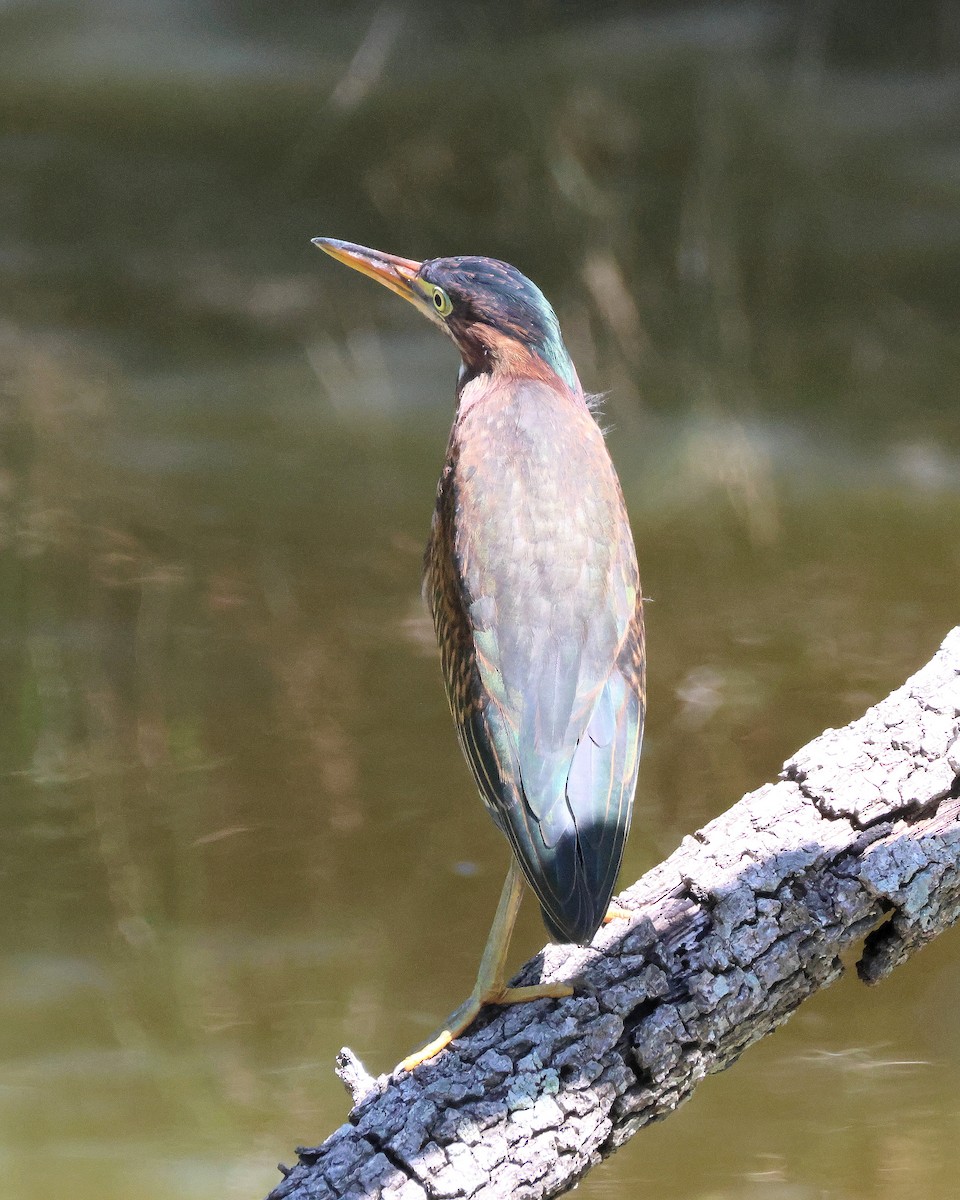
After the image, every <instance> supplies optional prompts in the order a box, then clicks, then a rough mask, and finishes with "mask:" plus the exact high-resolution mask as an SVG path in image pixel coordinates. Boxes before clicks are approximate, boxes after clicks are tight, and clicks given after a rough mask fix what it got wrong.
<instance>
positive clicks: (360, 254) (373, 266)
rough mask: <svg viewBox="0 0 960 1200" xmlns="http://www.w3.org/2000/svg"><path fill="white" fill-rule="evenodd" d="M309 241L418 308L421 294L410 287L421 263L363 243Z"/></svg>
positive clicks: (315, 239)
mask: <svg viewBox="0 0 960 1200" xmlns="http://www.w3.org/2000/svg"><path fill="white" fill-rule="evenodd" d="M313 244H314V245H315V246H317V247H318V248H319V249H320V250H323V251H324V253H325V254H329V255H330V257H331V258H335V259H336V260H337V262H342V263H345V264H346V265H347V266H348V267H353V269H354V270H355V271H359V272H360V273H361V274H363V275H369V276H370V278H371V279H376V280H377V281H378V282H379V283H382V284H383V285H384V287H388V288H389V289H390V291H391V292H396V293H397V295H398V296H402V297H403V298H404V300H409V301H410V303H411V304H415V305H416V306H417V307H418V308H422V307H423V304H424V297H423V294H422V292H420V291H419V289H417V288H416V287H414V282H413V281H414V280H415V279H416V278H417V273H418V272H419V270H420V267H421V266H422V264H421V263H418V262H415V261H414V260H413V259H412V258H398V257H397V256H396V255H395V254H384V252H383V251H382V250H368V249H367V247H366V246H355V245H354V244H353V242H340V241H337V239H336V238H323V237H316V238H313Z"/></svg>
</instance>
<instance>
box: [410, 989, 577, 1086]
mask: <svg viewBox="0 0 960 1200" xmlns="http://www.w3.org/2000/svg"><path fill="white" fill-rule="evenodd" d="M572 995H573V988H572V987H571V986H570V985H569V984H568V983H534V984H529V985H528V986H526V987H514V988H511V987H507V988H498V989H497V990H496V991H491V992H487V993H486V994H484V995H482V996H470V997H469V998H468V999H467V1000H466V1001H465V1002H464V1003H463V1004H461V1005H460V1007H459V1008H458V1009H457V1011H456V1012H455V1013H451V1015H450V1017H449V1019H448V1021H447V1024H446V1027H445V1028H443V1029H441V1030H440V1032H439V1033H438V1034H437V1036H436V1037H435V1038H434V1039H433V1041H431V1042H427V1044H426V1045H425V1046H422V1047H421V1048H420V1049H419V1050H416V1051H414V1053H413V1054H409V1055H407V1057H406V1058H405V1059H404V1060H403V1061H402V1062H401V1063H399V1064H398V1065H397V1070H398V1071H412V1070H413V1068H414V1067H418V1066H419V1065H420V1064H421V1063H422V1062H426V1061H427V1059H428V1058H433V1057H434V1055H436V1054H439V1053H440V1051H441V1050H445V1049H446V1048H447V1046H449V1045H450V1043H451V1042H452V1041H453V1039H454V1038H457V1037H459V1036H460V1034H461V1033H464V1032H465V1031H466V1030H467V1029H469V1028H470V1026H471V1025H472V1024H473V1022H474V1021H475V1020H476V1018H477V1014H478V1013H479V1012H480V1009H481V1008H483V1006H484V1005H485V1004H526V1003H528V1002H529V1001H531V1000H543V999H545V998H549V999H553V1000H560V999H562V998H563V997H564V996H572Z"/></svg>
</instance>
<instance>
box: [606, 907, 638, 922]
mask: <svg viewBox="0 0 960 1200" xmlns="http://www.w3.org/2000/svg"><path fill="white" fill-rule="evenodd" d="M632 916H633V913H632V912H631V911H630V909H629V908H624V907H623V905H621V904H617V902H616V901H614V902H613V903H612V904H611V905H610V907H609V908H608V909H607V911H606V914H605V915H604V918H603V923H604V925H606V924H608V923H609V922H610V921H629V920H630V918H631V917H632Z"/></svg>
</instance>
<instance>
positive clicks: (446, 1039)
mask: <svg viewBox="0 0 960 1200" xmlns="http://www.w3.org/2000/svg"><path fill="white" fill-rule="evenodd" d="M522 897H523V872H522V871H521V870H520V867H519V864H518V863H517V861H516V859H515V858H514V857H513V856H512V855H511V857H510V870H509V871H508V872H507V878H506V880H505V881H504V884H503V891H502V892H501V893H500V903H499V904H498V905H497V915H496V916H495V917H494V918H493V925H492V926H491V928H490V936H489V937H488V938H487V944H486V947H485V948H484V951H483V957H482V958H481V959H480V970H479V971H478V972H477V982H476V983H475V984H474V985H473V991H472V992H471V993H470V995H469V996H468V997H467V999H466V1000H465V1001H464V1002H463V1004H461V1005H460V1007H459V1008H458V1009H457V1010H456V1012H453V1013H451V1014H450V1016H449V1017H448V1018H447V1020H446V1021H445V1022H444V1027H443V1028H442V1029H441V1030H440V1032H439V1033H438V1034H437V1036H436V1037H435V1038H434V1039H433V1040H432V1041H430V1042H428V1043H427V1044H426V1045H425V1046H424V1047H422V1049H420V1050H417V1051H416V1052H415V1053H413V1054H411V1055H409V1056H408V1057H407V1058H405V1059H404V1060H403V1062H401V1063H400V1064H399V1067H398V1070H401V1071H412V1070H413V1068H414V1067H416V1066H418V1065H419V1064H420V1063H422V1062H425V1061H426V1060H427V1059H428V1058H433V1056H434V1055H435V1054H439V1053H440V1051H441V1050H443V1049H444V1047H446V1046H449V1045H450V1043H451V1042H452V1041H453V1039H454V1038H455V1037H459V1036H460V1034H461V1033H463V1032H464V1030H465V1029H467V1028H469V1026H470V1025H472V1024H473V1022H474V1020H475V1019H476V1017H477V1014H478V1013H479V1012H480V1009H481V1008H482V1007H483V1006H484V1005H485V1004H522V1003H524V1002H525V1001H528V1000H541V999H543V998H544V997H545V996H549V997H554V998H559V997H561V996H572V995H573V988H572V987H570V985H569V984H566V983H536V984H533V985H531V986H528V987H515V988H508V987H507V986H506V983H505V981H504V970H505V968H506V963H507V951H508V950H509V948H510V937H511V935H512V934H513V927H514V925H515V924H516V922H517V913H518V912H519V911H520V900H521V899H522Z"/></svg>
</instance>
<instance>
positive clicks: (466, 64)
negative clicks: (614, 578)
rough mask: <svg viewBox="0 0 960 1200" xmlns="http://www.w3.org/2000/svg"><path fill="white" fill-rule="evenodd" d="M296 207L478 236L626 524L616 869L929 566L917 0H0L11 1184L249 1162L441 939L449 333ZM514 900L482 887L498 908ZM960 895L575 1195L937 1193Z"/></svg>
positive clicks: (939, 303) (940, 461) (447, 847)
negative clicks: (438, 618)
mask: <svg viewBox="0 0 960 1200" xmlns="http://www.w3.org/2000/svg"><path fill="white" fill-rule="evenodd" d="M316 234H326V235H331V236H336V237H343V238H346V239H349V240H354V241H358V242H362V243H366V244H368V245H374V246H377V247H379V248H381V249H385V250H389V251H393V252H395V253H399V254H403V255H406V256H410V257H417V258H426V257H435V256H438V255H444V254H450V253H462V252H472V253H485V254H491V255H494V256H498V257H501V258H505V259H508V260H510V261H512V262H515V263H516V264H517V265H518V266H519V267H521V269H522V270H524V271H525V272H526V273H528V274H529V275H531V276H532V277H533V278H534V279H536V280H537V281H538V282H539V283H540V284H541V285H542V287H543V288H544V290H545V291H546V293H547V294H548V296H549V297H550V298H551V299H552V300H553V302H554V304H555V306H556V308H557V311H558V313H559V316H560V319H561V323H562V325H563V328H564V330H565V333H566V337H567V342H568V345H569V347H570V349H571V351H572V354H573V357H574V360H575V361H576V363H577V364H578V367H579V369H580V373H581V376H582V378H583V379H584V382H585V385H586V386H587V387H588V388H590V389H592V390H596V391H605V392H607V393H608V396H607V400H606V406H605V407H606V417H605V420H606V422H607V424H608V425H609V426H610V427H611V432H610V435H609V441H610V446H611V451H612V453H613V456H614V459H615V461H616V463H617V466H618V468H619V471H620V474H621V478H622V480H623V484H624V489H625V492H626V496H627V500H628V505H629V508H630V512H631V516H632V520H633V523H634V529H635V534H636V539H637V543H638V547H639V552H640V559H641V569H642V574H643V579H644V590H645V593H646V594H647V595H648V596H650V597H651V600H652V602H651V604H650V606H649V616H648V621H649V625H648V639H649V652H650V678H649V685H650V721H649V730H648V736H647V741H646V746H645V751H644V759H643V764H642V768H641V776H640V788H639V793H638V798H637V810H636V811H637V815H636V819H635V826H634V828H635V833H634V835H633V837H632V839H631V843H630V847H629V850H628V855H627V860H626V863H625V868H624V871H625V878H626V879H633V878H635V877H636V876H637V875H638V874H640V873H641V872H642V871H643V870H644V869H646V868H647V867H649V866H650V865H652V864H653V863H655V862H656V861H658V860H659V859H660V858H661V857H663V856H664V855H666V854H667V853H669V852H670V851H671V850H672V849H673V848H674V847H675V846H676V844H677V842H678V841H679V839H680V838H681V837H682V836H683V835H684V834H685V833H688V832H690V831H692V830H694V829H695V828H697V827H698V826H699V825H701V824H702V823H703V822H705V821H706V820H708V819H709V818H710V817H712V816H714V815H715V814H717V813H718V812H720V811H722V810H723V809H724V808H726V807H727V806H728V805H729V804H730V803H732V802H733V801H734V800H735V799H737V798H738V797H739V796H740V795H741V794H742V793H743V792H744V791H746V790H749V789H751V788H754V787H757V786H759V785H760V784H761V783H762V782H764V781H766V780H768V779H771V778H773V777H775V775H776V773H777V771H778V769H779V767H780V764H781V763H782V761H783V760H784V758H785V757H787V756H788V755H789V754H790V752H791V751H792V750H794V749H795V748H796V747H798V746H799V745H801V744H802V743H803V742H805V741H806V740H808V739H809V738H811V737H812V736H814V735H815V734H816V733H818V732H819V731H820V730H821V729H822V728H823V727H825V726H827V725H839V724H842V723H845V722H846V721H848V720H850V719H852V718H853V717H855V716H856V715H858V714H859V713H860V712H861V711H862V710H863V709H864V708H865V707H866V706H867V705H868V704H870V703H871V702H873V701H875V700H877V699H879V698H880V697H882V696H883V695H885V694H886V693H887V692H888V691H889V690H890V689H891V688H892V687H893V686H895V685H897V684H898V683H900V682H901V681H902V679H903V678H904V677H905V676H906V675H907V674H908V673H910V672H911V671H912V670H914V669H915V668H916V667H918V666H919V665H920V664H921V663H923V662H924V661H926V659H927V658H928V657H929V656H930V655H931V654H932V652H933V651H934V650H935V648H936V646H937V645H938V643H939V641H940V640H941V638H942V637H943V635H944V634H945V633H946V632H947V631H948V629H949V628H950V627H951V626H952V625H954V624H955V623H956V622H957V618H958V604H957V594H958V573H960V534H958V529H960V526H958V518H960V412H958V404H957V382H958V372H960V332H958V316H960V287H958V282H957V281H958V275H960V17H958V10H957V7H956V6H955V5H953V4H952V3H949V2H948V0H916V2H914V3H905V2H897V0H884V2H882V3H876V4H873V5H843V4H839V3H835V2H833V0H808V2H807V3H798V4H776V3H769V4H739V3H714V4H707V5H702V6H699V5H690V4H681V3H662V4H651V5H641V4H626V3H613V2H608V0H597V2H595V3H592V4H586V3H584V4H576V3H571V2H568V3H562V2H560V0H512V2H511V3H509V4H508V3H485V4H463V5H461V4H447V5H431V4H428V3H426V2H425V0H423V2H420V3H416V2H414V0H408V2H407V3H402V2H397V3H390V2H387V3H376V2H371V3H364V4H357V5H346V4H333V3H328V2H324V0H310V2H307V0H288V2H286V3H284V4H282V5H270V4H266V3H257V2H251V3H240V2H239V0H152V2H150V3H146V2H140V0H76V2H74V3H71V4H69V5H67V4H62V3H54V2H52V0H3V2H2V3H0V797H2V804H0V1192H2V1193H3V1194H6V1195H10V1196H23V1195H32V1196H38V1197H40V1196H54V1195H62V1196H65V1197H69V1198H70V1200H94V1198H95V1200H121V1198H124V1200H127V1198H129V1197H131V1196H136V1197H137V1198H138V1200H173V1198H177V1200H205V1198H207V1197H214V1196H216V1197H221V1198H224V1197H225V1198H227V1200H234V1198H235V1200H240V1198H244V1200H245V1198H248V1197H256V1196H258V1195H260V1194H262V1193H264V1192H265V1191H266V1190H268V1188H269V1187H271V1186H272V1185H273V1183H274V1182H275V1181H276V1180H277V1178H278V1176H277V1175H276V1172H275V1170H274V1167H273V1164H274V1163H275V1162H276V1161H277V1159H278V1158H285V1159H287V1160H288V1161H289V1159H290V1157H291V1154H292V1150H291V1147H292V1146H293V1145H294V1144H295V1143H298V1142H303V1143H311V1142H315V1141H317V1140H319V1139H321V1138H322V1137H323V1136H325V1135H326V1134H327V1133H329V1132H330V1131H331V1130H332V1129H333V1128H334V1127H335V1125H337V1124H338V1123H339V1122H340V1121H341V1120H342V1119H343V1117H344V1115H345V1112H346V1110H347V1098H346V1095H345V1093H344V1092H343V1091H342V1089H341V1087H340V1085H339V1083H337V1081H336V1080H335V1079H334V1077H333V1074H332V1060H333V1056H334V1054H335V1052H336V1050H337V1049H338V1048H339V1047H340V1046H341V1045H342V1044H343V1043H345V1042H346V1043H348V1044H350V1045H351V1046H352V1047H354V1049H356V1050H357V1051H358V1052H359V1053H360V1055H361V1057H363V1058H364V1059H365V1061H367V1063H368V1064H369V1065H370V1066H372V1067H373V1068H375V1069H378V1070H380V1069H386V1068H388V1067H389V1066H390V1065H392V1064H393V1063H394V1062H396V1061H397V1059H398V1058H399V1057H400V1056H402V1055H403V1054H404V1053H406V1052H408V1051H409V1050H410V1049H411V1048H412V1047H413V1046H414V1045H415V1044H417V1043H418V1042H420V1041H421V1040H422V1039H423V1038H424V1037H425V1036H426V1035H428V1034H429V1033H430V1031H431V1030H432V1028H433V1026H434V1024H435V1022H436V1021H438V1020H439V1019H440V1018H442V1017H443V1016H444V1015H445V1014H446V1013H447V1012H448V1011H449V1010H450V1009H451V1008H452V1007H453V1006H454V1004H455V1003H457V1002H459V1000H460V999H461V998H462V996H463V994H464V993H465V992H466V991H467V989H468V987H469V985H470V983H471V982H472V979H473V974H474V972H475V969H476V963H477V956H478V954H479V951H480V948H481V946H482V944H483V941H484V939H485V937H486V933H487V928H488V925H489V921H490V919H491V916H492V912H493V907H494V905H495V901H496V896H497V893H498V889H499V886H500V883H501V880H502V874H503V871H504V868H505V864H506V852H505V848H504V846H503V845H502V844H501V842H500V840H499V838H498V835H497V834H496V832H495V831H494V829H493V827H492V826H491V825H490V823H489V821H488V819H487V817H486V815H485V813H484V812H483V809H482V806H481V804H480V803H479V802H478V800H477V799H476V797H475V795H474V794H473V791H472V787H471V784H470V780H469V776H468V774H467V770H466V767H465V766H464V764H463V763H462V761H461V759H460V753H459V750H458V747H457V744H456V740H455V738H454V736H453V732H452V728H451V726H450V722H449V717H448V714H447V711H446V704H445V701H444V698H443V694H442V690H441V686H440V681H439V669H438V663H437V659H436V654H435V651H434V647H433V635H432V630H431V628H430V626H429V623H428V620H427V619H426V617H425V615H424V612H423V610H422V608H421V604H420V599H419V571H420V557H421V552H422V546H423V542H424V540H425V537H426V532H427V529H428V525H429V519H430V512H431V507H432V498H433V492H434V487H435V481H436V476H437V473H438V470H439V466H440V463H441V461H442V456H443V450H444V444H445V437H446V431H447V428H448V426H449V422H450V420H451V416H452V393H453V382H454V377H455V371H456V362H457V359H456V353H455V351H454V349H453V348H452V346H450V345H449V344H448V343H447V342H446V341H445V340H444V339H443V338H442V337H440V336H439V335H438V334H437V332H436V331H435V330H434V329H432V328H431V327H429V326H428V325H427V324H426V323H425V322H422V321H420V320H419V319H418V318H417V317H416V315H415V314H414V313H413V312H412V310H410V309H409V308H408V307H407V306H405V305H402V304H400V303H399V302H398V301H397V300H396V299H395V297H392V296H390V295H389V294H388V293H387V292H386V291H383V290H381V289H377V288H376V287H375V286H374V285H373V284H372V283H370V282H369V281H367V280H364V279H361V278H360V277H354V276H352V275H351V274H350V273H348V272H346V271H345V270H343V269H342V268H340V267H337V266H336V265H335V264H333V263H331V262H330V261H329V260H326V259H323V258H321V256H320V255H318V254H317V252H316V250H314V249H313V248H312V247H311V246H310V244H309V238H310V237H311V236H313V235H316ZM542 940H543V931H542V927H541V926H540V923H539V919H538V916H537V914H536V913H535V912H534V911H532V908H531V911H528V912H525V913H524V915H523V918H522V921H521V927H520V929H519V931H518V936H517V938H516V941H515V944H514V946H515V952H516V954H517V956H518V961H519V956H520V955H521V954H522V955H523V956H526V955H527V954H529V953H532V952H533V951H534V950H536V949H537V948H538V947H539V946H540V944H541V942H542ZM958 949H960V943H958V941H957V938H956V936H950V935H948V936H946V937H944V938H942V939H940V941H939V942H938V943H936V944H935V945H934V946H932V947H931V948H930V949H929V950H926V951H925V952H924V953H923V955H922V956H921V957H920V959H918V960H917V961H915V962H912V963H911V964H909V965H908V966H907V967H905V968H904V969H902V970H901V971H899V972H898V974H897V975H896V976H895V977H894V978H893V979H891V980H890V981H889V982H887V983H885V984H884V985H883V986H882V987H880V988H878V989H876V990H874V991H867V990H866V989H864V988H863V987H861V986H860V985H859V984H857V983H856V982H855V981H854V980H852V979H847V980H845V981H844V982H842V983H841V984H839V985H838V986H837V987H835V988H834V989H833V990H832V991H831V992H830V993H828V994H825V995H823V996H820V997H818V998H816V999H815V1000H814V1001H812V1002H811V1003H809V1004H808V1005H807V1006H806V1007H805V1008H804V1010H803V1011H802V1013H800V1014H799V1015H798V1016H797V1017H796V1019H795V1020H794V1021H793V1022H792V1023H791V1024H790V1025H789V1026H788V1027H787V1028H786V1029H785V1030H783V1031H782V1032H780V1033H778V1034H777V1035H776V1036H775V1037H774V1038H771V1039H768V1040H767V1041H766V1042H765V1043H764V1044H762V1045H761V1046H759V1047H757V1048H756V1049H754V1050H752V1051H751V1052H750V1053H749V1054H748V1055H747V1056H746V1057H745V1059H744V1060H743V1061H742V1062H741V1063H739V1064H738V1065H737V1067H736V1068H735V1069H734V1070H733V1071H730V1072H728V1073H726V1074H725V1075H723V1076H720V1077H717V1078H715V1079H713V1080H711V1081H709V1082H707V1083H706V1084H705V1085H704V1086H703V1087H702V1088H701V1089H700V1091H699V1092H698V1094H697V1095H696V1097H695V1098H694V1100H693V1101H692V1102H691V1103H690V1104H689V1105H687V1106H686V1108H685V1109H684V1110H683V1111H682V1112H681V1113H678V1114H677V1115H676V1116H675V1117H672V1118H671V1119H670V1120H669V1121H667V1122H666V1123H664V1124H663V1125H662V1126H658V1127H657V1128H655V1129H652V1130H648V1131H645V1132H644V1133H642V1134H641V1135H639V1136H638V1137H637V1138H635V1139H634V1141H633V1142H632V1143H631V1145H630V1146H628V1147H627V1148H625V1149H624V1150H623V1151H621V1152H620V1153H619V1154H618V1155H617V1156H616V1157H615V1158H614V1159H613V1160H612V1161H611V1162H610V1163H609V1164H607V1165H606V1166H604V1167H603V1168H601V1169H599V1170H597V1171H595V1172H594V1173H593V1175H592V1176H590V1177H589V1179H588V1180H587V1181H586V1182H585V1184H584V1185H583V1187H582V1191H581V1194H583V1195H585V1196H587V1197H601V1196H607V1197H616V1200H626V1198H627V1197H636V1196H646V1195H650V1196H657V1197H658V1198H661V1200H680V1198H690V1197H696V1198H700V1200H708V1198H709V1200H808V1198H809V1200H814V1198H820V1197H831V1198H838V1200H899V1198H900V1197H904V1198H906V1197H910V1198H911V1200H913V1198H914V1197H916V1196H922V1197H924V1198H925V1200H946V1198H948V1197H953V1196H955V1195H956V1180H957V1178H958V1177H960V1101H958V1099H957V1097H958V1094H960V1029H958V1025H957V1021H956V1012H957V1009H958V1005H960V954H958Z"/></svg>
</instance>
